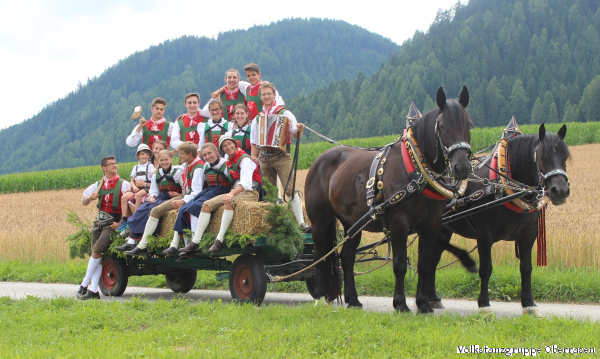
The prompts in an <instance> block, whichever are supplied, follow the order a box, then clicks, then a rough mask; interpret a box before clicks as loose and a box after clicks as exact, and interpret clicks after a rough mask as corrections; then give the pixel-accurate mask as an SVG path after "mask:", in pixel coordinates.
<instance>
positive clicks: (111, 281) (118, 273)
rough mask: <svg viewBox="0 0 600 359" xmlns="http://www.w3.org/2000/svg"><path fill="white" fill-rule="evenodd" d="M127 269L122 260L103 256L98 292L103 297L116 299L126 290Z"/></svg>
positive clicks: (108, 255)
mask: <svg viewBox="0 0 600 359" xmlns="http://www.w3.org/2000/svg"><path fill="white" fill-rule="evenodd" d="M128 280H129V268H128V267H127V264H126V263H125V260H124V259H120V258H117V257H116V256H111V255H110V254H105V255H103V256H102V275H101V276H100V291H101V292H102V294H104V295H105V296H107V297H108V296H112V297H118V296H120V295H121V294H123V292H125V288H127V281H128Z"/></svg>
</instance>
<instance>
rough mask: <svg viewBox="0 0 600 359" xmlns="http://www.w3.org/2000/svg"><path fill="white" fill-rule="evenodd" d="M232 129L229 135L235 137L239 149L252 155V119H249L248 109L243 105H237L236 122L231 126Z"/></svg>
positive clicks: (235, 111)
mask: <svg viewBox="0 0 600 359" xmlns="http://www.w3.org/2000/svg"><path fill="white" fill-rule="evenodd" d="M230 126H231V129H230V130H229V132H227V135H228V136H230V137H233V139H234V140H235V142H237V144H238V148H241V149H242V150H244V151H246V154H248V155H250V151H251V150H252V145H251V144H250V129H251V127H250V126H251V124H250V118H249V117H248V107H246V105H244V104H243V103H240V104H237V105H235V110H234V121H232V122H231V124H230Z"/></svg>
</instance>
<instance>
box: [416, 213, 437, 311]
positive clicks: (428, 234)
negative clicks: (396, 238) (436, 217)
mask: <svg viewBox="0 0 600 359" xmlns="http://www.w3.org/2000/svg"><path fill="white" fill-rule="evenodd" d="M418 233H419V259H418V261H417V271H418V272H419V278H418V280H417V295H416V302H417V313H420V314H427V313H433V308H431V306H430V305H429V292H428V284H429V282H430V277H431V276H435V270H432V254H433V249H434V247H435V244H436V242H437V240H438V237H439V236H440V233H441V223H439V224H434V223H432V224H431V225H429V226H427V228H426V229H425V230H421V231H418Z"/></svg>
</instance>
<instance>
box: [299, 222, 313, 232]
mask: <svg viewBox="0 0 600 359" xmlns="http://www.w3.org/2000/svg"><path fill="white" fill-rule="evenodd" d="M300 230H301V231H302V233H311V232H312V227H311V226H309V225H308V224H306V223H302V224H301V225H300Z"/></svg>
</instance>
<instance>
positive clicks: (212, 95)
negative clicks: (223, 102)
mask: <svg viewBox="0 0 600 359" xmlns="http://www.w3.org/2000/svg"><path fill="white" fill-rule="evenodd" d="M210 97H212V98H219V93H218V92H217V91H215V92H213V93H211V94H210Z"/></svg>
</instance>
